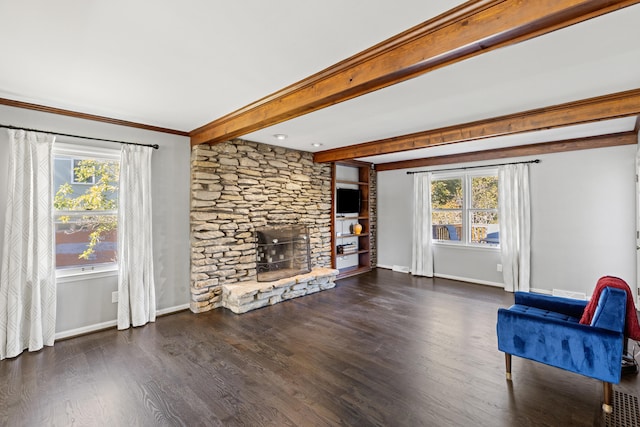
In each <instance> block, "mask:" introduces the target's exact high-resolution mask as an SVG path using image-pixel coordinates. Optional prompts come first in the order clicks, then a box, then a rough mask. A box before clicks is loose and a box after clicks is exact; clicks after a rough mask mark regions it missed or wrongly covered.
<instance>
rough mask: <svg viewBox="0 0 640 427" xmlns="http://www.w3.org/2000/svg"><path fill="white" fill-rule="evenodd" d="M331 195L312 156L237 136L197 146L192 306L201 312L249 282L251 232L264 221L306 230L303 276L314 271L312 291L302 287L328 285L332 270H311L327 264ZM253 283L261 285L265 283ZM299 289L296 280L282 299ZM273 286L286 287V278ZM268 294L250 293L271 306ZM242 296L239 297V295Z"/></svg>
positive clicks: (253, 260) (253, 262)
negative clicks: (307, 270) (307, 266)
mask: <svg viewBox="0 0 640 427" xmlns="http://www.w3.org/2000/svg"><path fill="white" fill-rule="evenodd" d="M331 195H332V191H331V165H329V164H320V163H314V162H313V154H312V153H308V152H304V151H297V150H290V149H285V148H282V147H275V146H271V145H266V144H259V143H253V142H249V141H243V140H239V139H238V140H233V141H229V142H225V143H220V144H214V145H207V144H203V145H197V146H194V147H193V148H192V151H191V220H190V229H191V230H190V233H191V289H190V290H191V311H193V312H194V313H199V312H203V311H208V310H211V309H214V308H218V307H222V306H224V305H225V304H224V303H223V287H225V286H227V287H229V288H231V287H232V285H234V286H235V285H238V286H240V285H243V286H245V287H247V286H250V284H251V283H253V282H257V279H258V277H257V276H258V273H257V270H258V249H257V238H258V236H257V233H256V231H257V230H259V229H261V227H265V226H267V225H272V226H284V225H291V224H297V225H299V226H302V227H305V228H306V229H307V230H308V243H309V250H308V252H307V253H308V259H309V262H310V267H311V269H312V272H311V273H307V274H308V275H313V276H314V277H315V278H314V279H313V280H314V281H317V283H316V284H313V285H310V287H309V286H307V288H309V289H310V290H305V291H304V292H306V293H310V292H312V291H314V290H316V289H324V288H326V287H327V286H329V282H327V283H325V282H326V281H327V280H329V279H328V278H326V276H327V275H329V274H330V273H327V272H323V273H322V274H320V275H318V274H317V273H314V272H313V270H315V269H317V268H323V267H324V268H326V267H330V266H331V209H332V203H331ZM301 276H302V277H307V276H306V275H305V274H302V275H301ZM318 277H319V278H318ZM281 280H284V281H289V280H290V279H281ZM305 280H306V279H305ZM257 283H260V284H262V285H265V286H266V285H267V284H268V283H270V282H257ZM308 283H315V282H308ZM281 285H282V286H281ZM256 286H258V285H256ZM302 286H303V284H302V283H298V282H296V281H294V283H293V284H291V285H290V286H289V288H288V289H287V290H286V291H283V292H285V293H284V294H283V296H281V298H282V299H283V300H285V299H287V298H290V297H295V296H299V295H300V294H302V292H303V290H301V289H299V288H300V287H302ZM320 286H322V288H320ZM267 287H268V286H267ZM294 288H295V289H294ZM261 289H262V288H261ZM277 289H278V290H277V292H280V290H281V289H284V283H281V284H279V285H278V288H277ZM256 292H257V291H256ZM270 292H276V291H270ZM267 294H268V293H267V291H265V292H262V291H260V292H258V294H256V295H255V296H253V297H252V298H258V299H259V298H262V297H264V298H267V301H269V303H273V302H275V301H276V300H277V298H275V297H274V296H271V297H267ZM247 298H248V297H247ZM240 299H241V300H242V301H244V297H242V298H240ZM234 301H235V300H234ZM258 304H262V302H260V303H258V302H255V303H252V305H251V307H254V306H258Z"/></svg>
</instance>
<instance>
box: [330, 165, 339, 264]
mask: <svg viewBox="0 0 640 427" xmlns="http://www.w3.org/2000/svg"><path fill="white" fill-rule="evenodd" d="M336 181H337V179H336V164H335V163H331V268H337V265H338V260H337V256H336V246H337V244H338V242H337V239H336Z"/></svg>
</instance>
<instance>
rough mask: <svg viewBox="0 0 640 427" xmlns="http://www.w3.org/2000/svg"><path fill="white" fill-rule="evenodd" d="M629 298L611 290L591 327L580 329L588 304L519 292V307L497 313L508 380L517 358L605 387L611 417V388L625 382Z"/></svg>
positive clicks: (604, 294) (605, 293) (606, 292)
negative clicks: (626, 320) (557, 369)
mask: <svg viewBox="0 0 640 427" xmlns="http://www.w3.org/2000/svg"><path fill="white" fill-rule="evenodd" d="M626 298H627V295H626V292H625V291H623V290H621V289H616V288H612V287H607V288H605V289H604V290H603V292H602V294H601V295H600V299H599V301H598V307H597V309H596V312H595V315H594V317H593V321H592V322H591V325H583V324H580V323H579V321H580V317H581V316H582V313H583V312H584V308H585V306H586V305H587V301H581V300H575V299H571V298H562V297H554V296H549V295H540V294H532V293H528V292H516V293H515V304H514V305H513V306H511V307H510V308H508V309H505V308H500V309H498V322H497V334H498V349H499V350H500V351H503V352H504V353H505V362H506V368H507V379H508V380H511V356H512V355H515V356H518V357H523V358H526V359H530V360H534V361H536V362H540V363H544V364H547V365H550V366H554V367H557V368H561V369H565V370H568V371H571V372H575V373H578V374H581V375H585V376H587V377H590V378H595V379H598V380H601V381H603V384H604V404H603V409H604V410H605V411H606V412H610V411H611V410H612V407H611V397H612V384H618V383H619V382H620V375H621V360H622V350H623V347H624V340H625V337H624V327H625V315H626V301H627V300H626Z"/></svg>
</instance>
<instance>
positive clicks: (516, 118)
mask: <svg viewBox="0 0 640 427" xmlns="http://www.w3.org/2000/svg"><path fill="white" fill-rule="evenodd" d="M637 114H640V89H633V90H629V91H625V92H618V93H614V94H610V95H604V96H599V97H596V98H589V99H584V100H580V101H574V102H568V103H565V104H559V105H554V106H551V107H545V108H538V109H535V110H529V111H524V112H521V113H515V114H509V115H506V116H501V117H496V118H491V119H487V120H479V121H475V122H470V123H464V124H460V125H454V126H448V127H444V128H439V129H433V130H427V131H422V132H417V133H412V134H408V135H402V136H397V137H393V138H387V139H382V140H378V141H371V142H365V143H362V144H356V145H350V146H347V147H341V148H334V149H331V150H325V151H318V152H317V153H315V154H314V161H315V162H319V163H324V162H337V161H343V160H347V159H355V158H363V157H369V156H377V155H381V154H390V153H397V152H401V151H409V150H416V149H420V148H428V147H434V146H438V145H446V144H454V143H459V142H469V141H476V140H479V139H485V138H491V137H496V136H504V135H514V134H518V133H524V132H532V131H538V130H544V129H553V128H558V127H563V126H571V125H578V124H583V123H590V122H596V121H600V120H610V119H616V118H621V117H629V116H634V115H637Z"/></svg>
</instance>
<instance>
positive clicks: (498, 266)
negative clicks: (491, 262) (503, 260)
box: [496, 264, 502, 272]
mask: <svg viewBox="0 0 640 427" xmlns="http://www.w3.org/2000/svg"><path fill="white" fill-rule="evenodd" d="M496 271H498V272H501V271H502V264H497V265H496Z"/></svg>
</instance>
